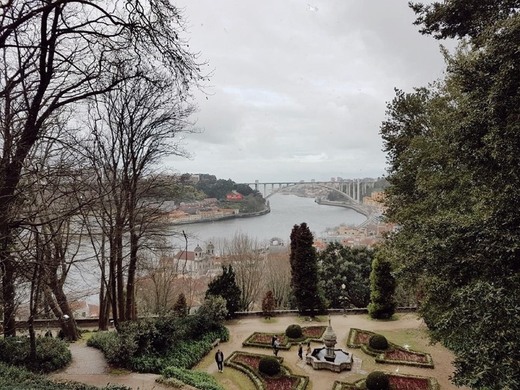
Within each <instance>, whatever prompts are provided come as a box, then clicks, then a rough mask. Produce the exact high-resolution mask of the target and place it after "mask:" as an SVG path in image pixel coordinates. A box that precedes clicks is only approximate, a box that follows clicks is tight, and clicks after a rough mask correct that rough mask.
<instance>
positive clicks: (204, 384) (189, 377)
mask: <svg viewBox="0 0 520 390" xmlns="http://www.w3.org/2000/svg"><path fill="white" fill-rule="evenodd" d="M161 375H162V376H163V377H165V378H176V379H178V380H180V381H182V382H183V383H186V384H188V385H191V386H193V387H195V388H197V389H201V390H224V388H223V387H222V386H220V385H219V384H218V383H217V381H216V380H215V378H213V377H212V376H211V375H209V374H208V373H205V372H200V371H192V370H187V369H184V368H179V367H174V366H169V367H166V368H165V369H164V370H163V371H162V372H161Z"/></svg>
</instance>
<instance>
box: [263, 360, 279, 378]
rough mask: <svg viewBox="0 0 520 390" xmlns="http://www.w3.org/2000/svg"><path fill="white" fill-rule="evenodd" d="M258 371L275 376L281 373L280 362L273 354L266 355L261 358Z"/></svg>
mask: <svg viewBox="0 0 520 390" xmlns="http://www.w3.org/2000/svg"><path fill="white" fill-rule="evenodd" d="M258 371H260V372H261V373H262V374H265V375H269V376H275V375H278V374H279V373H280V362H279V361H278V359H276V358H275V357H273V356H266V357H263V358H261V359H260V362H259V363H258Z"/></svg>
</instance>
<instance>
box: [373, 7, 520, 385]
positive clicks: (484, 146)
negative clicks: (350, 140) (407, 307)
mask: <svg viewBox="0 0 520 390" xmlns="http://www.w3.org/2000/svg"><path fill="white" fill-rule="evenodd" d="M518 6H519V4H518V1H516V0H512V1H509V0H498V1H490V0H485V1H482V2H477V1H472V2H466V1H462V0H452V1H449V2H444V4H441V3H438V2H434V3H433V4H431V6H422V5H419V6H416V7H415V8H414V9H415V11H416V12H417V13H418V15H419V18H418V21H417V23H418V24H421V25H422V27H423V32H424V33H426V34H434V35H436V36H437V37H439V38H443V37H462V38H464V41H463V42H462V44H461V45H460V47H459V48H458V49H457V50H456V51H455V52H454V53H453V54H451V55H448V54H447V55H446V59H447V63H448V67H447V71H446V76H445V79H444V80H443V81H442V82H438V83H436V84H433V85H431V86H430V87H429V88H422V89H418V90H416V91H414V92H413V93H407V94H406V93H403V92H398V93H397V95H396V97H395V99H394V100H393V101H392V102H391V103H390V104H389V106H388V112H387V116H388V119H387V120H386V121H385V122H384V123H383V125H382V127H381V133H382V136H383V138H384V142H385V149H386V150H387V151H388V155H389V176H388V180H389V182H390V184H391V186H390V188H389V190H388V192H387V195H388V196H387V199H388V203H387V205H388V212H387V216H388V218H389V219H391V220H392V221H394V222H396V223H398V224H399V226H400V229H399V231H398V232H397V233H395V234H393V235H392V236H391V237H390V238H391V239H390V240H389V241H387V242H386V244H385V246H386V247H387V253H388V255H389V258H391V259H392V261H393V263H394V264H396V265H397V264H399V269H398V271H399V274H400V276H401V278H403V279H406V280H407V281H408V283H410V284H412V283H413V284H415V285H416V286H417V287H418V289H419V294H420V313H421V315H422V316H423V317H424V320H425V322H426V324H427V325H428V327H429V329H430V332H431V336H432V338H433V340H434V341H441V342H442V343H443V344H444V345H446V346H447V347H449V348H450V349H451V350H453V351H454V353H455V356H456V359H455V367H456V370H455V375H454V378H453V380H454V383H455V384H456V385H460V386H463V385H464V386H468V387H471V388H474V389H487V388H501V389H512V388H519V387H520V381H519V379H517V378H520V366H518V364H517V362H518V361H519V360H520V352H519V351H520V340H519V339H518V337H517V334H518V323H519V320H520V312H519V310H518V307H520V296H519V295H518V294H517V289H518V287H517V286H518V284H519V282H520V276H519V274H520V273H519V271H520V262H519V261H518V259H519V258H520V235H519V234H518V232H519V229H518V227H519V226H520V215H519V213H518V212H517V207H516V205H517V204H519V203H520V171H519V170H518V167H519V166H520V154H519V153H518V150H520V137H519V134H520V131H519V130H520V123H519V122H518V120H517V118H518V116H519V115H520V94H519V92H518V91H519V90H520V75H519V73H518V72H517V71H516V70H515V68H516V67H517V65H518V63H519V62H520V53H519V52H518V46H519V44H520V15H519V14H518V12H517V8H518ZM497 319H500V320H499V321H498V320H497ZM468 340H471V342H468Z"/></svg>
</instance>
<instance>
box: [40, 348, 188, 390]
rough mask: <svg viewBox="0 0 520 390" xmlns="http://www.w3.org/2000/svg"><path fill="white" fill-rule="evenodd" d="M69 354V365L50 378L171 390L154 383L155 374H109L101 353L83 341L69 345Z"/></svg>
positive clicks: (146, 389) (150, 389) (142, 389)
mask: <svg viewBox="0 0 520 390" xmlns="http://www.w3.org/2000/svg"><path fill="white" fill-rule="evenodd" d="M70 352H71V354H72V362H71V364H70V365H69V366H68V367H67V368H65V369H64V370H61V371H59V372H57V373H55V374H53V375H50V378H52V379H55V380H62V381H75V382H81V383H86V384H88V385H93V386H99V387H103V386H106V385H107V384H109V383H111V384H119V385H125V386H128V387H130V388H132V389H140V390H167V389H169V390H171V387H166V386H164V385H161V384H160V383H156V382H155V379H156V378H158V377H159V376H158V375H155V374H140V373H135V372H126V371H123V372H122V371H118V372H117V373H115V371H114V372H111V369H110V366H109V365H108V364H107V362H106V360H105V357H104V356H103V353H102V352H101V351H99V350H97V349H95V348H91V347H88V346H87V345H86V343H85V342H84V341H79V342H76V343H74V344H70ZM186 389H187V388H186Z"/></svg>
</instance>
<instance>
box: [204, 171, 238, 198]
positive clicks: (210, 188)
mask: <svg viewBox="0 0 520 390" xmlns="http://www.w3.org/2000/svg"><path fill="white" fill-rule="evenodd" d="M206 176H208V178H203V177H201V178H200V180H199V182H198V183H197V184H196V188H197V189H198V190H199V191H202V192H204V193H205V194H206V195H207V196H208V198H215V199H219V200H220V199H226V195H227V194H229V193H230V192H231V191H233V189H234V188H235V182H234V181H233V180H231V179H228V180H224V179H218V180H217V179H216V178H215V176H213V175H206Z"/></svg>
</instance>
